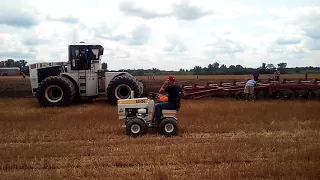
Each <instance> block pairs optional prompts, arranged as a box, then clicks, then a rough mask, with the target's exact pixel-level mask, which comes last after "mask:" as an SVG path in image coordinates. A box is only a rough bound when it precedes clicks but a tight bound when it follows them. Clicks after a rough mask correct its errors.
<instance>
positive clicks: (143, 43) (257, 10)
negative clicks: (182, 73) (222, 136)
mask: <svg viewBox="0 0 320 180" xmlns="http://www.w3.org/2000/svg"><path fill="white" fill-rule="evenodd" d="M0 4H1V7H0V60H6V59H8V58H13V59H16V60H18V59H26V60H27V61H28V62H30V63H31V62H42V61H67V50H68V44H69V43H73V42H76V41H85V42H88V43H99V44H102V45H103V46H104V48H105V54H104V56H103V59H102V61H103V62H107V63H108V67H109V69H115V70H117V69H122V68H124V69H127V68H152V67H155V68H159V69H166V70H177V69H179V68H188V69H190V68H193V67H194V66H196V65H200V66H207V65H208V64H212V63H214V62H215V61H217V62H219V63H220V65H221V64H226V65H227V66H229V65H231V64H235V65H236V64H241V65H243V66H245V67H258V66H260V65H261V63H262V62H265V63H274V64H275V65H276V64H277V63H279V62H286V63H288V66H290V67H295V66H309V65H310V66H320V1H319V0H303V1H302V0H301V1H297V0H268V1H267V0H260V1H259V0H234V1H231V0H223V1H221V0H220V1H215V0H195V1H191V0H190V1H181V0H179V1H177V0H161V1H154V0H135V1H121V0H113V1H111V0H90V1H88V0H86V1H83V0H54V1H52V0H50V1H47V0H0ZM169 61H172V62H171V63H169Z"/></svg>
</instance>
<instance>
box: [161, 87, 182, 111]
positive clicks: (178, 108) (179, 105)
mask: <svg viewBox="0 0 320 180" xmlns="http://www.w3.org/2000/svg"><path fill="white" fill-rule="evenodd" d="M181 97H182V94H181V92H180V93H179V94H178V96H177V98H176V100H179V101H178V102H179V103H178V104H177V105H178V106H177V107H176V108H164V109H162V110H176V111H179V110H180V107H181Z"/></svg>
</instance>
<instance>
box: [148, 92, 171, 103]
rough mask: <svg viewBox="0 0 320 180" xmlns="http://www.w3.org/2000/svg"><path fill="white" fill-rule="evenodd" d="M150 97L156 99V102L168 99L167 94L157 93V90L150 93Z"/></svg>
mask: <svg viewBox="0 0 320 180" xmlns="http://www.w3.org/2000/svg"><path fill="white" fill-rule="evenodd" d="M148 98H149V99H152V100H154V101H155V102H159V101H168V97H167V96H165V95H163V94H160V93H155V92H152V93H150V94H149V96H148Z"/></svg>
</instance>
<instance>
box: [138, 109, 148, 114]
mask: <svg viewBox="0 0 320 180" xmlns="http://www.w3.org/2000/svg"><path fill="white" fill-rule="evenodd" d="M138 113H139V114H146V113H147V110H146V109H138Z"/></svg>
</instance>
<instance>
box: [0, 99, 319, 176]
mask: <svg viewBox="0 0 320 180" xmlns="http://www.w3.org/2000/svg"><path fill="white" fill-rule="evenodd" d="M319 108H320V103H319V101H307V100H306V101H260V102H258V101H256V102H243V101H236V100H230V99H209V100H203V101H199V100H185V101H183V102H182V107H181V110H180V111H179V112H178V114H177V116H178V118H179V120H180V126H181V133H180V135H179V136H178V137H172V138H166V137H163V136H160V135H158V134H150V135H146V136H143V137H139V138H129V137H127V136H126V135H125V134H124V129H123V128H121V125H122V124H123V122H122V121H120V120H118V119H117V110H116V106H110V105H108V104H107V103H106V102H104V101H101V102H99V101H98V102H94V103H92V104H80V105H74V106H71V107H65V108H40V107H39V105H38V104H37V101H36V99H34V98H15V99H10V98H1V99H0V117H1V118H0V129H1V130H0V177H1V179H32V180H34V179H78V178H79V179H319V178H320V169H319V167H320V153H319V152H320V132H319V130H320V119H319V117H320V112H319Z"/></svg>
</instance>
